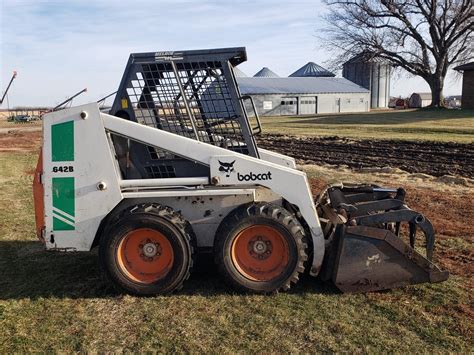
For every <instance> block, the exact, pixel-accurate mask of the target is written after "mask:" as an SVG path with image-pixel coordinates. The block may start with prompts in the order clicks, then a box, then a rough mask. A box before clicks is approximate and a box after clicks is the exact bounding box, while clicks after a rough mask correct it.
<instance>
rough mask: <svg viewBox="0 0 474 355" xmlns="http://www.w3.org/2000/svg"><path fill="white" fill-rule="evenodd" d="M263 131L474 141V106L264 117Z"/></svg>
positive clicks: (374, 137)
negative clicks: (466, 107) (447, 108)
mask: <svg viewBox="0 0 474 355" xmlns="http://www.w3.org/2000/svg"><path fill="white" fill-rule="evenodd" d="M261 121H262V126H263V133H277V134H283V133H284V134H289V135H311V136H339V137H350V138H360V139H405V140H431V141H454V142H459V143H472V142H474V110H439V109H422V110H391V111H373V112H369V113H355V114H326V115H324V114H322V115H318V116H305V117H302V116H295V117H261Z"/></svg>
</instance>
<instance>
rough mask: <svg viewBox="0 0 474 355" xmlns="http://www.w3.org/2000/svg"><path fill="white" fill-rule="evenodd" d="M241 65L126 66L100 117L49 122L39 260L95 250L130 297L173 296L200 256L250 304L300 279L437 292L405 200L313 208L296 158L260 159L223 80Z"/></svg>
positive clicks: (91, 112)
mask: <svg viewBox="0 0 474 355" xmlns="http://www.w3.org/2000/svg"><path fill="white" fill-rule="evenodd" d="M245 60H246V52H245V48H225V49H213V50H192V51H174V52H156V53H139V54H132V55H131V56H130V59H129V61H128V64H127V66H126V68H125V73H124V75H123V78H122V80H121V82H120V86H119V88H118V91H117V94H116V98H115V101H114V103H113V106H112V108H111V110H110V112H109V114H106V113H102V112H100V110H99V108H98V106H97V104H96V103H93V104H87V105H83V106H78V107H73V108H70V109H65V110H61V111H57V112H52V113H49V114H48V115H47V116H45V118H44V121H43V146H42V151H41V154H40V156H39V161H38V165H37V168H36V174H35V179H34V197H35V210H36V223H37V234H38V237H39V238H40V239H41V240H42V241H43V242H44V244H45V246H46V248H47V249H49V250H57V251H65V252H75V251H89V250H91V249H92V248H94V247H96V246H97V247H98V248H99V258H100V263H101V265H102V268H103V270H104V271H105V273H106V275H108V277H109V279H110V280H111V281H112V282H113V283H114V284H115V285H116V286H117V287H118V288H119V289H121V290H122V291H124V292H128V293H131V294H136V295H155V294H161V293H168V292H171V291H174V290H177V289H179V288H180V287H181V286H182V284H183V282H184V281H185V280H186V279H188V277H189V275H190V272H191V268H192V266H193V260H194V257H195V255H196V253H198V252H203V253H206V252H207V253H209V252H211V253H212V255H213V257H214V259H215V263H216V267H217V268H218V269H219V271H220V272H221V273H222V274H223V276H224V278H225V279H226V280H227V281H228V282H229V283H230V284H231V285H232V286H234V287H235V288H237V289H238V290H242V291H248V292H257V293H269V292H276V291H278V290H287V289H289V288H290V286H291V284H294V283H296V282H297V281H298V279H299V277H300V274H302V273H303V272H308V273H309V274H310V275H312V276H317V275H321V277H322V278H323V279H324V280H328V281H332V282H334V284H335V285H336V286H337V288H339V289H340V290H341V291H343V292H365V291H374V290H384V289H389V288H393V287H399V286H404V285H408V284H415V283H422V282H439V281H443V280H446V279H447V277H448V275H447V273H446V272H443V271H441V270H440V269H439V268H438V267H437V266H435V265H434V264H433V263H432V262H431V258H432V255H433V247H434V238H435V236H434V231H433V227H432V225H431V223H430V222H429V221H428V219H427V218H426V217H425V216H423V215H422V214H420V213H418V212H415V211H413V210H411V209H410V208H408V207H407V206H406V204H405V202H404V197H405V192H404V191H403V189H386V188H380V187H378V186H372V185H346V184H340V185H334V186H329V187H328V188H327V189H325V190H324V191H323V192H322V193H320V194H319V196H318V197H317V200H316V201H313V197H312V194H311V191H310V187H309V184H308V180H307V178H306V174H305V173H304V172H302V171H299V170H297V169H296V164H295V160H294V159H293V158H290V157H288V156H284V155H281V154H277V153H275V152H272V151H268V150H265V149H262V148H258V147H257V144H256V140H255V136H256V135H257V134H258V133H260V132H261V124H260V121H259V118H258V113H257V110H256V108H255V105H254V103H253V101H252V98H251V97H249V96H242V95H241V94H240V92H239V88H238V86H237V84H236V80H235V75H234V72H233V68H234V67H235V66H237V65H238V64H239V63H241V62H243V61H245ZM246 107H247V108H249V110H253V116H254V117H255V124H251V122H250V121H249V119H248V115H247V112H246ZM417 230H420V231H421V232H423V234H424V236H425V239H424V247H425V248H426V253H422V252H419V251H417V250H415V239H416V232H417ZM405 236H406V238H407V240H409V241H408V243H405V242H404V239H403V238H404V237H405Z"/></svg>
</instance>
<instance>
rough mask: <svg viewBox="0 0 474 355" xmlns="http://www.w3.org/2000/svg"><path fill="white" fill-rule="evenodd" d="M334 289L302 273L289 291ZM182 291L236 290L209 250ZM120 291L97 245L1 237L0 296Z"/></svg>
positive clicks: (203, 293) (96, 294)
mask: <svg viewBox="0 0 474 355" xmlns="http://www.w3.org/2000/svg"><path fill="white" fill-rule="evenodd" d="M307 292H311V293H325V294H333V293H337V289H336V288H335V287H333V286H331V285H328V284H325V283H323V282H321V281H319V280H317V279H315V278H312V277H308V276H303V277H302V279H301V280H300V282H299V283H298V284H297V285H296V286H295V287H293V288H292V290H291V291H290V293H296V294H298V293H307ZM178 294H181V295H189V296H193V295H199V296H215V295H222V294H224V295H225V294H228V295H232V294H235V293H234V292H233V290H232V289H231V288H230V287H229V286H227V285H226V284H225V282H224V281H223V279H222V278H221V277H220V275H218V274H217V271H216V269H215V266H214V264H213V262H212V258H211V256H210V255H209V254H207V255H206V254H202V255H199V257H198V261H197V263H196V267H195V268H194V270H193V273H192V275H191V277H190V279H189V280H187V281H186V282H185V283H184V287H183V289H182V290H180V291H178ZM117 296H120V293H118V292H117V291H116V290H115V289H114V288H113V287H112V286H111V284H109V282H108V281H107V280H105V279H104V278H103V277H102V275H101V273H100V268H99V260H98V255H97V251H93V252H91V253H59V252H49V251H45V250H44V249H43V245H42V244H41V243H40V242H33V241H28V242H20V241H0V300H9V299H24V298H30V299H38V298H73V299H78V298H114V297H117Z"/></svg>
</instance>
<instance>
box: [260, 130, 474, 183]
mask: <svg viewBox="0 0 474 355" xmlns="http://www.w3.org/2000/svg"><path fill="white" fill-rule="evenodd" d="M258 143H259V145H260V146H261V147H262V148H266V149H270V150H275V151H277V152H279V153H283V154H286V155H290V156H293V157H297V158H298V161H299V162H300V163H312V164H314V163H323V164H332V165H345V166H348V167H350V168H356V169H363V168H369V169H370V168H374V167H378V168H384V167H390V168H399V169H402V170H404V171H407V172H410V173H424V174H429V175H433V176H443V175H460V176H464V177H468V178H474V164H473V163H472V162H473V161H474V144H460V143H450V142H444V143H443V142H412V141H396V140H355V139H348V138H338V137H297V136H284V135H273V134H268V135H264V136H261V137H259V138H258Z"/></svg>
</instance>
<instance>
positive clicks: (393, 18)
mask: <svg viewBox="0 0 474 355" xmlns="http://www.w3.org/2000/svg"><path fill="white" fill-rule="evenodd" d="M325 2H326V4H327V5H328V6H329V13H328V14H327V15H326V16H325V19H326V22H327V24H328V27H327V28H326V29H325V32H326V34H328V36H326V43H327V44H328V45H329V46H330V48H332V49H333V50H335V51H336V52H337V56H336V58H337V59H336V60H338V61H339V62H342V61H344V60H347V59H348V58H349V57H351V56H354V55H357V54H359V53H361V52H365V53H370V55H372V56H373V57H377V58H383V59H386V60H387V61H388V62H390V63H391V64H392V65H393V66H395V67H401V68H403V69H405V70H406V71H407V72H408V73H410V74H413V75H418V76H421V77H422V78H423V79H424V80H425V81H426V82H427V83H428V85H429V86H430V88H431V94H432V106H436V107H439V106H442V105H443V103H442V99H443V97H442V92H443V86H444V80H445V77H446V73H447V71H448V68H449V66H451V65H452V64H457V63H462V62H465V61H467V60H470V59H472V53H473V39H474V38H473V37H474V36H473V27H474V25H473V19H474V10H473V0H348V1H343V0H325Z"/></svg>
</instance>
